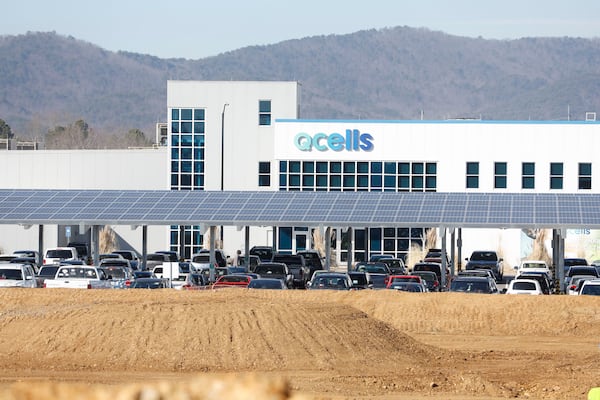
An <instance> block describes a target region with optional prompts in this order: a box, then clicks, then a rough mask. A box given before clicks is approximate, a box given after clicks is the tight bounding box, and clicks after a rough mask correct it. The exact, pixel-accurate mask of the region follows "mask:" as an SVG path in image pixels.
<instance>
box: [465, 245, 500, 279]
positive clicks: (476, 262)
mask: <svg viewBox="0 0 600 400" xmlns="http://www.w3.org/2000/svg"><path fill="white" fill-rule="evenodd" d="M465 260H466V261H467V265H466V267H465V269H466V270H467V271H470V270H474V269H489V270H490V271H492V273H493V274H494V277H495V278H496V282H499V281H501V280H502V277H503V275H504V265H503V259H502V258H501V257H498V253H496V252H495V251H493V250H489V251H481V250H476V251H474V252H473V253H471V257H469V258H466V259H465Z"/></svg>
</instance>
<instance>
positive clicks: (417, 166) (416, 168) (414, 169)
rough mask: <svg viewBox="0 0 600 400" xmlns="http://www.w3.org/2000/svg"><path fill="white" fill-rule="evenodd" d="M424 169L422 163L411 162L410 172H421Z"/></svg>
mask: <svg viewBox="0 0 600 400" xmlns="http://www.w3.org/2000/svg"><path fill="white" fill-rule="evenodd" d="M424 171H425V169H424V168H423V163H413V165H412V173H413V174H422V173H423V172H424Z"/></svg>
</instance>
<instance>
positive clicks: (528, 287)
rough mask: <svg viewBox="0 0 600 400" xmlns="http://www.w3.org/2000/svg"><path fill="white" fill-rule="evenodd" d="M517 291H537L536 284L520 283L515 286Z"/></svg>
mask: <svg viewBox="0 0 600 400" xmlns="http://www.w3.org/2000/svg"><path fill="white" fill-rule="evenodd" d="M513 289H515V290H536V287H535V283H533V282H524V281H518V282H515V283H514V284H513Z"/></svg>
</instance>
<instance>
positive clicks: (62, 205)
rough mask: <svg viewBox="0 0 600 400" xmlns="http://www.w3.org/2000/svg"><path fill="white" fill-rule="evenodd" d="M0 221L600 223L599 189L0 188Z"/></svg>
mask: <svg viewBox="0 0 600 400" xmlns="http://www.w3.org/2000/svg"><path fill="white" fill-rule="evenodd" d="M0 224H22V225H34V224H39V225H44V224H58V225H75V224H85V225H200V224H204V225H209V226H210V225H215V226H220V225H230V226H231V225H233V226H325V227H326V226H332V227H348V226H353V227H399V226H405V227H447V228H548V229H553V228H584V227H585V228H588V229H600V194H579V193H576V194H567V193H539V194H536V193H441V192H297V191H223V192H221V191H201V190H196V191H173V190H133V191H127V190H21V189H0Z"/></svg>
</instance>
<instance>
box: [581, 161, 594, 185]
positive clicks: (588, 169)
mask: <svg viewBox="0 0 600 400" xmlns="http://www.w3.org/2000/svg"><path fill="white" fill-rule="evenodd" d="M578 182H579V185H578V187H579V189H584V190H590V189H591V188H592V163H579V179H578Z"/></svg>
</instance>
